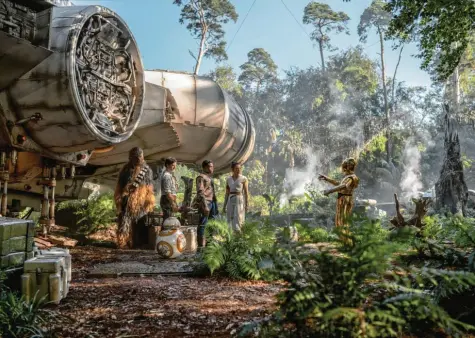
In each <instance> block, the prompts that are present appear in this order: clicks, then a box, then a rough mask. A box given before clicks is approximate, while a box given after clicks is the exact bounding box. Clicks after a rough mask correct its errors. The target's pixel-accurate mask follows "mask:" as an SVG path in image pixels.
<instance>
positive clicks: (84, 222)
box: [57, 193, 116, 235]
mask: <svg viewBox="0 0 475 338" xmlns="http://www.w3.org/2000/svg"><path fill="white" fill-rule="evenodd" d="M57 208H58V210H64V209H68V211H70V212H72V213H73V214H74V215H75V216H76V217H77V218H78V220H77V225H78V229H77V231H78V232H79V233H83V234H86V235H89V234H92V233H94V232H97V231H99V230H102V229H107V228H108V227H109V226H110V225H111V224H113V223H114V222H115V219H116V210H115V204H114V198H113V195H112V194H111V193H104V194H99V195H95V196H92V197H90V198H88V199H83V200H71V201H64V202H61V203H59V204H58V207H57Z"/></svg>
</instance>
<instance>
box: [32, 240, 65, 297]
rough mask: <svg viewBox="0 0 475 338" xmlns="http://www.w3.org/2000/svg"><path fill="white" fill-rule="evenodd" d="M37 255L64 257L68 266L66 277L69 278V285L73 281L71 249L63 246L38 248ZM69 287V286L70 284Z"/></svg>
mask: <svg viewBox="0 0 475 338" xmlns="http://www.w3.org/2000/svg"><path fill="white" fill-rule="evenodd" d="M37 255H38V256H37V257H64V264H65V268H66V277H67V280H68V285H69V283H71V277H72V265H71V255H70V254H69V249H62V248H51V249H47V250H38V253H37ZM68 289H69V286H68Z"/></svg>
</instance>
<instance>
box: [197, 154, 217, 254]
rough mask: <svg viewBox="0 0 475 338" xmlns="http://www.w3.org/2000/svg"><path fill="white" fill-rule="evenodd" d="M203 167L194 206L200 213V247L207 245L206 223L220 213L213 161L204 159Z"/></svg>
mask: <svg viewBox="0 0 475 338" xmlns="http://www.w3.org/2000/svg"><path fill="white" fill-rule="evenodd" d="M202 168H203V172H202V173H201V174H199V175H198V177H197V178H196V197H195V199H194V201H193V207H194V208H196V209H198V211H199V213H200V224H199V226H198V233H197V235H198V247H199V248H203V247H204V246H205V245H206V238H205V227H206V223H208V220H209V219H213V218H215V217H216V216H217V215H218V213H219V212H218V203H217V200H216V191H215V189H214V182H213V172H214V165H213V162H211V161H210V160H205V161H203V163H202Z"/></svg>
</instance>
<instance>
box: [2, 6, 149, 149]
mask: <svg viewBox="0 0 475 338" xmlns="http://www.w3.org/2000/svg"><path fill="white" fill-rule="evenodd" d="M49 49H50V50H52V51H53V52H54V53H53V54H52V55H51V56H49V57H48V58H47V59H46V60H44V61H43V62H42V63H40V64H39V65H38V66H36V67H35V68H33V69H32V70H31V71H30V72H28V73H26V74H25V75H24V76H22V77H21V78H20V79H19V80H18V81H17V82H16V83H15V84H14V85H12V86H11V87H10V88H9V90H8V91H9V97H10V98H11V100H12V103H13V105H12V106H14V107H15V113H16V114H17V117H18V120H20V119H24V118H29V117H30V116H32V115H33V114H35V113H40V114H41V116H42V118H43V119H42V120H40V121H37V122H28V124H27V125H26V129H27V132H28V133H29V136H30V137H31V138H32V139H33V140H34V141H36V142H37V143H38V144H40V145H41V146H42V147H44V148H46V149H48V150H50V151H54V152H63V153H64V152H74V151H83V150H92V149H95V148H98V147H104V146H106V145H110V144H117V143H121V142H123V141H125V140H127V139H128V138H129V137H130V136H131V135H132V134H133V132H134V131H135V129H136V127H137V125H138V123H139V120H140V116H141V113H142V105H143V99H144V90H145V89H144V88H145V82H144V74H143V72H144V71H143V65H142V60H141V57H140V54H139V51H138V48H137V45H136V42H135V40H134V37H133V36H132V33H131V32H130V30H129V28H128V27H127V25H126V24H125V22H124V21H123V20H122V19H121V18H120V17H119V16H118V15H117V14H115V13H114V12H112V11H111V10H109V9H107V8H104V7H101V6H81V7H79V6H72V7H53V8H52V18H51V25H50V31H49Z"/></svg>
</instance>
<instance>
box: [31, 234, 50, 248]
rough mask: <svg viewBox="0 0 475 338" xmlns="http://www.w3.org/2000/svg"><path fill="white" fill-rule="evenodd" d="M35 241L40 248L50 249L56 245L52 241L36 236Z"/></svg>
mask: <svg viewBox="0 0 475 338" xmlns="http://www.w3.org/2000/svg"><path fill="white" fill-rule="evenodd" d="M34 241H35V244H36V246H37V247H38V248H40V249H49V248H52V247H53V246H54V245H53V244H52V243H50V242H48V241H46V240H44V239H41V238H38V237H35V238H34Z"/></svg>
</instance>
